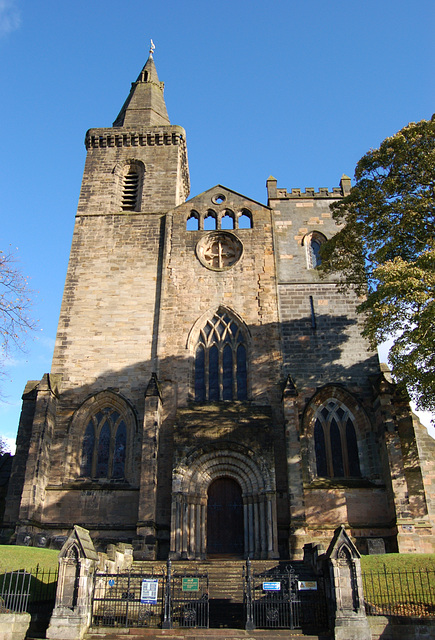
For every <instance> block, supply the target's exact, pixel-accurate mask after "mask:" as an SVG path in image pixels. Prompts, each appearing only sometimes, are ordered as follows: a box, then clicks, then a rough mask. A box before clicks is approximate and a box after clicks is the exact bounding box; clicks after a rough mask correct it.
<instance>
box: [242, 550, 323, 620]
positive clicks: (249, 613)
mask: <svg viewBox="0 0 435 640" xmlns="http://www.w3.org/2000/svg"><path fill="white" fill-rule="evenodd" d="M244 605H245V614H246V629H247V630H252V629H256V628H263V629H304V630H305V629H307V630H308V629H319V630H324V629H327V628H328V617H327V607H326V598H325V593H324V588H323V579H322V578H321V577H320V576H316V578H315V580H299V579H298V575H296V573H295V570H294V568H293V567H292V566H291V565H286V566H280V565H278V566H277V567H274V568H273V569H270V570H267V571H263V572H259V573H255V572H253V571H252V569H251V563H250V561H249V560H248V561H247V562H246V569H245V571H244Z"/></svg>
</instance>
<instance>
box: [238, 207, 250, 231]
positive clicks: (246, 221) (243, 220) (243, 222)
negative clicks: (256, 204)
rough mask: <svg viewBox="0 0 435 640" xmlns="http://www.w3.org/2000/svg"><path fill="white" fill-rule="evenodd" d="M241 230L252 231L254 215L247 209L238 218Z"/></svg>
mask: <svg viewBox="0 0 435 640" xmlns="http://www.w3.org/2000/svg"><path fill="white" fill-rule="evenodd" d="M238 227H239V229H252V214H251V212H250V211H248V210H247V209H243V211H242V213H241V215H240V216H239V218H238Z"/></svg>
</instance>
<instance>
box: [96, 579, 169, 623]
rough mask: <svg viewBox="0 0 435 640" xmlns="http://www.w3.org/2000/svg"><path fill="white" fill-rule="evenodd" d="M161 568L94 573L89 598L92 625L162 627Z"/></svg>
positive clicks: (163, 589) (162, 585) (162, 582)
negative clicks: (93, 581) (91, 594)
mask: <svg viewBox="0 0 435 640" xmlns="http://www.w3.org/2000/svg"><path fill="white" fill-rule="evenodd" d="M165 584H166V580H165V573H164V571H163V569H160V570H156V571H154V570H153V571H151V572H150V573H114V574H110V573H97V574H96V576H95V584H94V593H93V598H92V625H93V626H94V627H98V626H103V627H155V628H157V627H161V624H162V617H163V601H164V593H165Z"/></svg>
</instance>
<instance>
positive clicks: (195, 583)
mask: <svg viewBox="0 0 435 640" xmlns="http://www.w3.org/2000/svg"><path fill="white" fill-rule="evenodd" d="M181 590H182V591H199V578H183V579H182V581H181Z"/></svg>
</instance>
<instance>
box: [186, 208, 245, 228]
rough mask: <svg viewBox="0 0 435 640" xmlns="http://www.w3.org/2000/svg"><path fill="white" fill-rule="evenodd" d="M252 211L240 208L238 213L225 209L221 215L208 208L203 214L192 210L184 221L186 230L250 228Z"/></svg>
mask: <svg viewBox="0 0 435 640" xmlns="http://www.w3.org/2000/svg"><path fill="white" fill-rule="evenodd" d="M252 226H253V223H252V213H251V212H250V211H248V209H242V210H241V211H240V212H238V213H234V212H233V211H231V210H229V209H228V210H226V211H225V212H224V213H223V215H222V214H217V213H216V211H213V210H212V209H209V210H208V211H207V212H206V213H205V215H201V214H200V213H198V211H195V210H192V211H191V212H190V214H189V217H188V218H187V221H186V230H187V231H199V230H201V231H216V230H218V229H222V230H225V231H231V230H233V229H252Z"/></svg>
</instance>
